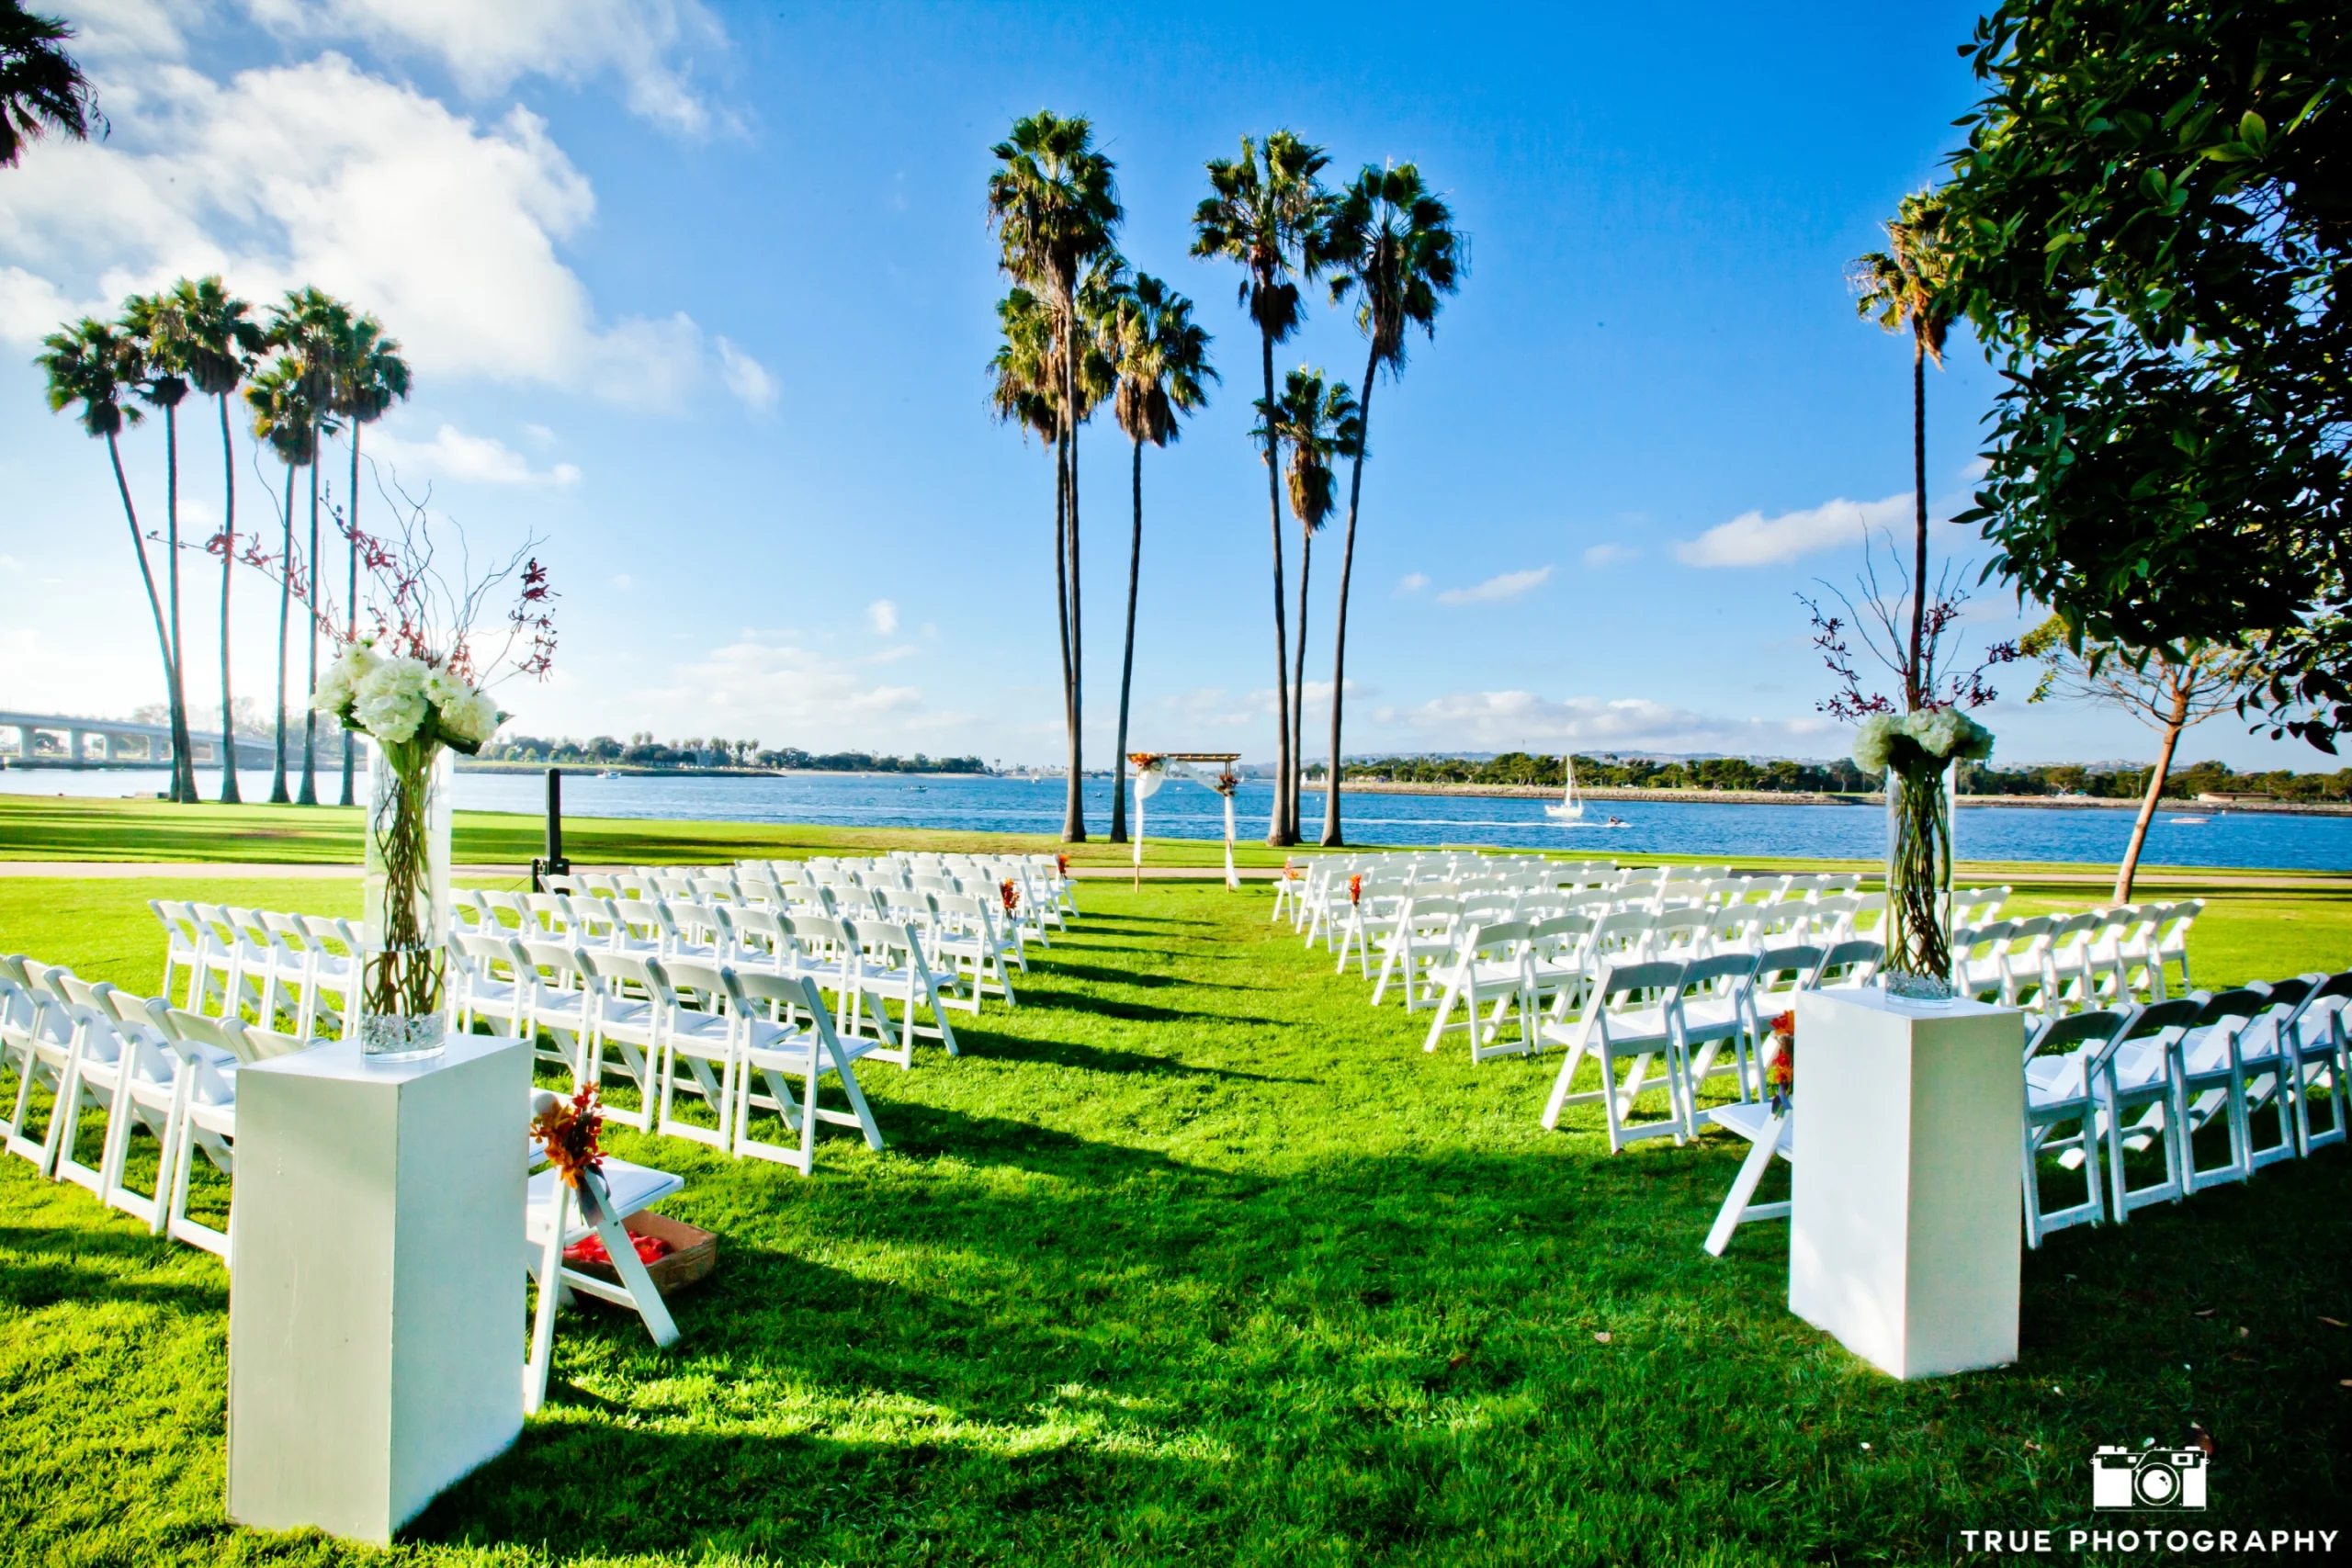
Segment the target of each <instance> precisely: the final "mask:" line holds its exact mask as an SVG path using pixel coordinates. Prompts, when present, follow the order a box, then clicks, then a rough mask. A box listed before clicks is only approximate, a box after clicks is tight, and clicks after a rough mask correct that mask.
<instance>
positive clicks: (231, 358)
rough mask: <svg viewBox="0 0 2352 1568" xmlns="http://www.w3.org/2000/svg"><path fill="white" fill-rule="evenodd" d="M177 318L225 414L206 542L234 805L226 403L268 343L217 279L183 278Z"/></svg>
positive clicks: (186, 347)
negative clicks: (213, 529) (215, 516)
mask: <svg viewBox="0 0 2352 1568" xmlns="http://www.w3.org/2000/svg"><path fill="white" fill-rule="evenodd" d="M172 307H173V310H174V311H175V314H176V315H177V317H178V321H179V344H180V352H181V355H182V356H183V358H184V360H185V363H186V365H187V376H188V378H189V379H190V380H192V381H193V382H195V383H196V389H197V390H198V392H200V393H202V394H203V395H204V396H206V397H208V398H210V399H212V400H213V401H214V403H215V404H216V405H217V407H218V408H219V411H220V483H221V491H222V509H221V513H220V533H218V534H217V535H215V536H213V537H212V539H211V540H210V541H209V542H208V544H207V545H206V548H207V549H210V550H217V551H218V552H219V554H220V799H221V802H222V804H224V805H229V806H234V805H236V804H238V803H239V802H240V801H241V800H242V799H243V796H242V795H241V794H240V792H239V790H238V788H237V733H236V722H235V718H234V714H235V711H236V703H235V700H234V699H233V698H232V696H231V695H230V679H229V675H230V670H229V663H230V660H229V587H230V581H231V579H232V577H233V576H234V575H235V572H236V566H237V451H236V445H235V443H234V441H233V440H232V438H231V436H230V434H229V400H230V399H231V398H232V397H233V396H234V395H235V394H236V391H237V389H238V388H239V387H240V386H242V385H243V382H244V378H245V375H246V372H248V371H249V370H251V369H252V368H253V361H254V355H256V354H258V353H260V352H261V349H262V346H263V333H262V330H261V328H260V327H259V326H258V325H257V324H255V323H254V321H252V320H251V319H250V318H251V316H252V312H253V307H252V306H250V305H248V304H246V303H245V302H244V301H243V299H237V298H236V297H235V296H234V295H232V294H231V293H230V292H229V291H228V289H227V288H226V287H224V286H223V285H222V283H221V281H220V276H219V275H218V274H214V275H212V276H208V277H200V278H195V279H189V278H185V277H184V278H181V279H180V280H179V281H178V282H177V283H175V284H174V285H173V286H172Z"/></svg>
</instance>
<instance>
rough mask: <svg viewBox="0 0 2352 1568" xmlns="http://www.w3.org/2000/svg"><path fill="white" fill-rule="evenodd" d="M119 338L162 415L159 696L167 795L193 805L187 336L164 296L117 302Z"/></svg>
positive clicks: (144, 396)
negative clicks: (184, 592) (183, 534)
mask: <svg viewBox="0 0 2352 1568" xmlns="http://www.w3.org/2000/svg"><path fill="white" fill-rule="evenodd" d="M120 326H121V330H122V333H123V336H124V337H125V338H127V339H129V340H130V343H131V344H132V345H133V346H134V347H135V348H136V349H137V350H138V353H139V357H140V360H141V370H142V375H141V380H140V384H139V397H140V400H141V401H142V402H145V403H147V404H149V405H150V406H152V407H154V408H159V409H162V410H163V411H164V568H165V570H164V581H165V583H166V589H165V597H166V599H167V601H168V603H169V604H170V606H171V612H170V613H171V638H172V688H171V690H170V692H168V693H167V694H165V697H166V701H167V703H168V705H169V711H170V718H171V727H172V790H171V796H172V799H173V800H174V801H175V802H179V803H181V804H184V805H189V806H193V805H195V804H196V757H195V749H194V748H193V747H192V746H191V745H190V744H189V742H188V725H187V682H186V679H185V677H186V674H187V654H186V651H185V646H184V644H183V643H182V641H181V638H180V421H179V410H180V404H181V402H182V401H183V400H186V398H187V389H188V378H187V376H186V375H184V374H183V373H182V372H184V371H185V370H186V369H187V353H186V347H185V340H186V337H187V333H186V331H185V329H184V327H183V325H182V323H181V321H180V318H179V311H178V308H177V306H176V304H175V301H174V299H173V297H172V296H171V295H169V294H134V295H132V296H131V297H130V299H126V300H124V301H123V307H122V321H121V322H120Z"/></svg>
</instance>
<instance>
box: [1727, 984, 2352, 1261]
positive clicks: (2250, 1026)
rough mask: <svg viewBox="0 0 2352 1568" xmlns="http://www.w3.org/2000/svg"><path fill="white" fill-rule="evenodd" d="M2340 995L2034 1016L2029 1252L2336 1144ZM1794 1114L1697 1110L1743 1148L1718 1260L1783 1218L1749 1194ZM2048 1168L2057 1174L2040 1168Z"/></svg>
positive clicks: (2341, 1097)
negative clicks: (2205, 1142) (2154, 1166)
mask: <svg viewBox="0 0 2352 1568" xmlns="http://www.w3.org/2000/svg"><path fill="white" fill-rule="evenodd" d="M2347 1003H2352V971H2346V972H2344V973H2341V974H2337V975H2333V976H2329V975H2324V974H2318V973H2313V974H2308V975H2301V976H2295V977H2294V978H2292V979H2288V980H2280V981H2276V982H2273V983H2271V984H2268V985H2264V984H2260V983H2256V984H2254V985H2250V986H2246V987H2239V988H2237V989H2234V990H2229V991H2223V992H2221V993H2218V994H2211V993H2207V992H2203V991H2199V992H2193V993H2191V994H2190V995H2188V996H2185V997H2175V998H2154V999H2152V1000H2148V1001H2144V1002H2141V1003H2137V1004H2132V1003H2130V1002H2129V1001H2128V1000H2127V1001H2126V1002H2125V1003H2124V1005H2121V1006H2118V1007H2114V1008H2100V1009H2092V1010H2084V1011H2080V1012H2075V1013H2071V1014H2061V1013H2056V1012H2052V1013H2049V1014H2046V1015H2044V1016H2043V1017H2041V1018H2040V1019H2030V1020H2029V1021H2028V1023H2027V1032H2026V1043H2025V1050H2024V1056H2023V1066H2024V1080H2025V1081H2024V1110H2025V1113H2024V1117H2023V1121H2022V1123H2021V1127H2020V1133H2019V1149H2018V1153H2019V1167H2020V1190H2021V1195H2022V1198H2023V1206H2024V1226H2025V1238H2026V1245H2027V1246H2029V1247H2040V1246H2041V1243H2042V1240H2043V1238H2044V1237H2046V1236H2047V1235H2050V1234H2051V1233H2052V1232H2053V1231H2058V1230H2064V1229H2065V1228H2067V1227H2068V1226H2071V1225H2080V1224H2094V1225H2096V1224H2122V1223H2123V1222H2125V1221H2127V1220H2128V1219H2130V1217H2131V1212H2132V1211H2133V1210H2134V1209H2138V1208H2143V1207H2144V1206H2146V1205H2147V1204H2150V1203H2164V1202H2173V1203H2177V1202H2179V1201H2181V1200H2183V1199H2185V1198H2187V1197H2189V1196H2191V1195H2193V1194H2195V1193H2197V1192H2199V1191H2202V1190H2206V1189H2207V1188H2210V1187H2214V1186H2219V1185H2222V1184H2224V1183H2231V1182H2242V1181H2245V1180H2248V1179H2251V1178H2252V1177H2253V1175H2254V1173H2255V1172H2256V1171H2257V1170H2259V1169H2261V1168H2264V1167H2265V1166H2268V1165H2272V1164H2276V1163H2278V1162H2279V1161H2282V1160H2288V1159H2302V1158H2307V1157H2309V1156H2311V1154H2312V1152H2313V1151H2314V1150H2317V1149H2320V1148H2324V1147H2325V1146H2327V1145H2330V1144H2344V1143H2346V1127H2347V1122H2346V1115H2347V1106H2346V1083H2347V1079H2348V1078H2352V1048H2348V1047H2347V1044H2346V1028H2345V1023H2344V1016H2343V1015H2344V1010H2345V1008H2346V1005H2347ZM2321 1089H2324V1091H2325V1092H2324V1094H2319V1093H2315V1092H2314V1091H2317V1090H2321ZM1794 1114H1795V1112H1794V1109H1793V1107H1792V1106H1786V1105H1783V1106H1778V1107H1774V1108H1770V1110H1767V1109H1766V1108H1763V1107H1758V1106H1749V1105H1734V1106H1729V1107H1724V1108H1721V1109H1718V1110H1715V1111H1710V1112H1709V1115H1710V1116H1711V1117H1712V1118H1713V1120H1715V1121H1716V1122H1719V1123H1721V1124H1722V1125H1724V1126H1726V1127H1728V1128H1730V1129H1731V1130H1732V1131H1734V1132H1736V1133H1738V1134H1740V1135H1742V1136H1744V1137H1746V1138H1747V1139H1748V1140H1749V1142H1750V1144H1751V1145H1752V1147H1751V1149H1750V1152H1749V1155H1748V1157H1747V1161H1746V1162H1745V1163H1744V1164H1743V1165H1742V1167H1741V1169H1740V1172H1739V1175H1738V1177H1737V1178H1736V1179H1735V1180H1734V1182H1733V1185H1732V1190H1731V1191H1730V1193H1729V1194H1728V1195H1727V1196H1726V1197H1725V1198H1724V1203H1723V1207H1722V1209H1721V1211H1720V1212H1719V1213H1717V1215H1716V1218H1715V1223H1714V1225H1713V1228H1712V1229H1711V1230H1710V1231H1709V1233H1708V1235H1707V1240H1706V1242H1705V1243H1704V1247H1705V1250H1706V1251H1708V1252H1710V1253H1713V1254H1717V1255H1721V1253H1722V1252H1723V1251H1724V1247H1726V1246H1727V1245H1728V1244H1729V1242H1730V1239H1731V1236H1732V1234H1733V1232H1734V1231H1735V1230H1736V1229H1737V1227H1738V1226H1739V1225H1741V1224H1746V1223H1748V1222H1750V1221H1754V1220H1760V1219H1779V1218H1785V1217H1786V1216H1787V1214H1788V1211H1789V1205H1788V1204H1787V1203H1786V1202H1785V1201H1782V1202H1777V1203H1770V1204H1758V1203H1755V1202H1753V1201H1751V1200H1752V1198H1753V1195H1754V1193H1755V1191H1756V1189H1757V1187H1758V1183H1759V1182H1760V1181H1761V1179H1762V1177H1763V1173H1764V1170H1765V1169H1766V1168H1768V1167H1769V1166H1770V1164H1771V1162H1772V1160H1773V1159H1774V1158H1775V1157H1776V1156H1777V1157H1779V1158H1782V1159H1792V1158H1793V1157H1794V1154H1795V1147H1794V1145H1795V1137H1794V1134H1795V1127H1794V1120H1793V1118H1794ZM2216 1120H2219V1121H2220V1122H2222V1124H2223V1131H2224V1137H2223V1156H2222V1159H2221V1160H2220V1161H2219V1162H2218V1163H2215V1164H2211V1165H2205V1166H2200V1165H2199V1164H2198V1162H2197V1161H2198V1156H2197V1152H2196V1143H2195V1139H2196V1134H2198V1133H2199V1132H2200V1131H2202V1130H2203V1129H2205V1128H2206V1127H2208V1126H2210V1125H2211V1124H2212V1123H2213V1122H2215V1121H2216ZM2264 1122H2269V1123H2271V1126H2270V1129H2269V1132H2270V1136H2269V1138H2268V1141H2267V1143H2266V1142H2264V1141H2263V1139H2262V1136H2261V1134H2262V1133H2263V1132H2264V1130H2265V1129H2264V1128H2263V1125H2262V1124H2263V1123H2264ZM2151 1149H2153V1150H2154V1151H2155V1154H2156V1156H2157V1158H2158V1159H2159V1160H2160V1161H2161V1166H2162V1174H2161V1175H2160V1176H2159V1177H2157V1178H2155V1179H2152V1180H2147V1181H2143V1182H2142V1183H2141V1184H2140V1185H2138V1186H2133V1185H2132V1184H2131V1178H2130V1174H2129V1171H2128V1168H2127V1163H2128V1156H2131V1155H2133V1154H2142V1153H2145V1152H2147V1151H2149V1150H2151ZM2052 1164H2054V1165H2055V1166H2056V1167H2057V1168H2058V1169H2057V1171H2055V1172H2052V1171H2051V1170H2049V1169H2048V1168H2046V1166H2047V1165H2052ZM2070 1177H2071V1179H2074V1180H2078V1181H2080V1182H2081V1184H2082V1185H2081V1195H2080V1197H2079V1198H2077V1199H2075V1200H2074V1201H2061V1202H2057V1203H2052V1201H2050V1200H2049V1199H2048V1198H2046V1197H2045V1194H2044V1186H2045V1183H2046V1182H2047V1181H2049V1180H2052V1179H2057V1180H2066V1179H2069V1178H2070Z"/></svg>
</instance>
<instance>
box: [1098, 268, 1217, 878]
mask: <svg viewBox="0 0 2352 1568" xmlns="http://www.w3.org/2000/svg"><path fill="white" fill-rule="evenodd" d="M1101 335H1102V338H1103V344H1104V349H1105V352H1106V355H1107V356H1108V358H1109V361H1110V365H1111V368H1112V370H1113V372H1114V375H1115V376H1116V378H1117V382H1116V385H1115V387H1114V389H1113V391H1112V394H1111V412H1112V414H1113V416H1114V418H1116V419H1117V420H1118V422H1119V428H1120V429H1121V430H1123V431H1125V432H1126V434H1127V439H1128V440H1129V441H1130V442H1132V443H1133V444H1134V447H1135V451H1134V464H1133V478H1132V488H1133V491H1134V495H1135V532H1134V536H1133V537H1132V539H1131V540H1130V542H1129V544H1128V547H1127V628H1126V640H1125V648H1124V649H1123V650H1122V652H1121V653H1120V656H1119V738H1118V742H1117V749H1116V750H1115V751H1114V760H1113V776H1114V784H1113V787H1112V791H1111V841H1112V842H1113V843H1114V844H1124V843H1125V842H1126V841H1127V782H1126V757H1127V707H1128V699H1129V695H1130V694H1131V693H1132V691H1133V689H1134V683H1135V670H1136V589H1137V586H1138V584H1139V583H1140V581H1141V579H1142V573H1143V448H1144V443H1146V442H1149V443H1150V444H1151V445H1152V446H1159V447H1162V448H1164V447H1166V446H1168V444H1169V443H1170V442H1171V441H1174V440H1176V439H1177V438H1178V437H1179V436H1180V435H1181V434H1182V431H1181V429H1180V428H1179V424H1178V422H1179V420H1180V418H1181V417H1182V415H1184V414H1187V413H1190V412H1193V410H1195V409H1197V408H1200V407H1202V406H1203V405H1204V404H1205V403H1206V402H1207V401H1208V383H1210V382H1211V381H1215V380H1216V379H1218V376H1217V373H1216V367H1214V366H1212V365H1211V364H1210V363H1209V334H1208V333H1206V332H1205V331H1204V330H1203V329H1202V328H1200V327H1199V326H1196V325H1195V324H1193V302H1192V301H1191V300H1190V299H1185V298H1184V297H1183V296H1182V294H1179V293H1177V292H1176V290H1174V289H1173V288H1170V287H1169V286H1168V285H1167V284H1166V283H1164V282H1162V281H1161V280H1159V278H1157V277H1153V276H1150V275H1148V274H1147V273H1137V274H1136V277H1135V281H1134V282H1133V283H1132V284H1131V285H1128V286H1126V287H1125V288H1121V289H1119V290H1118V291H1117V292H1116V293H1115V294H1114V295H1113V296H1112V298H1111V299H1110V300H1109V302H1108V308H1107V309H1106V310H1104V311H1103V316H1102V333H1101Z"/></svg>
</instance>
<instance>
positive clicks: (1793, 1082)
mask: <svg viewBox="0 0 2352 1568" xmlns="http://www.w3.org/2000/svg"><path fill="white" fill-rule="evenodd" d="M1765 1027H1766V1028H1768V1029H1770V1031H1771V1033H1772V1038H1771V1040H1770V1043H1767V1044H1766V1045H1765V1047H1764V1086H1765V1087H1766V1088H1767V1089H1770V1090H1771V1091H1772V1104H1773V1106H1774V1108H1775V1109H1778V1110H1781V1111H1785V1110H1787V1109H1788V1107H1789V1102H1790V1101H1791V1100H1792V1099H1794V1098H1795V1096H1796V1090H1797V1015H1796V1013H1795V1012H1794V1011H1793V1010H1791V1011H1788V1012H1784V1013H1780V1014H1778V1015H1776V1016H1775V1017H1773V1018H1772V1019H1771V1020H1770V1021H1769V1022H1768V1023H1767V1024H1766V1025H1765Z"/></svg>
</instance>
